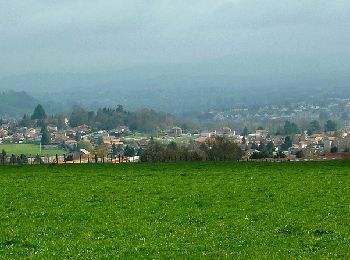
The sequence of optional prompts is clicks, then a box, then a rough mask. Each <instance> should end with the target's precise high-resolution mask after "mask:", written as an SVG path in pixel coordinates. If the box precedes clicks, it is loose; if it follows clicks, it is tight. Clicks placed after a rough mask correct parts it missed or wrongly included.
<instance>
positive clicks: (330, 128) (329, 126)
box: [324, 120, 337, 132]
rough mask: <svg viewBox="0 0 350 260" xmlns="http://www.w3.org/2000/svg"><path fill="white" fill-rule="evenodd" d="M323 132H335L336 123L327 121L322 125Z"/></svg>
mask: <svg viewBox="0 0 350 260" xmlns="http://www.w3.org/2000/svg"><path fill="white" fill-rule="evenodd" d="M324 131H325V132H329V131H337V124H336V122H334V121H332V120H328V121H327V122H326V124H325V125H324Z"/></svg>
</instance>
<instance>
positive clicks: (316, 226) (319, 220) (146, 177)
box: [0, 161, 350, 259]
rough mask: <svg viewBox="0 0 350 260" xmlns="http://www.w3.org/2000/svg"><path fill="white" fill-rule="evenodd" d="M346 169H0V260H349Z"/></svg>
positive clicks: (313, 165) (326, 165) (345, 165)
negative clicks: (195, 259)
mask: <svg viewBox="0 0 350 260" xmlns="http://www.w3.org/2000/svg"><path fill="white" fill-rule="evenodd" d="M349 166H350V162H335V161H333V162H309V163H295V164H294V163H283V164H268V163H260V164H259V163H238V164H237V163H189V164H123V165H69V166H68V165H67V166H65V165H60V166H56V165H43V166H40V165H38V166H26V167H0V183H1V189H0V219H1V220H0V256H2V257H4V258H16V259H18V258H21V257H34V258H38V259H42V258H48V259H52V258H55V259H62V258H69V257H73V258H75V259H77V258H81V259H96V258H105V259H111V258H116V257H118V256H119V257H120V258H122V259H126V258H129V259H131V258H132V259H134V258H156V259H164V258H176V259H178V258H199V257H203V258H217V257H222V258H225V257H229V258H233V257H235V258H259V259H264V258H265V259H272V258H275V259H280V258H336V257H339V258H344V259H346V258H349V257H350V243H349V240H350V231H349V230H350V194H349V192H348V191H349V187H350V178H349V177H350V176H349V173H350V167H349Z"/></svg>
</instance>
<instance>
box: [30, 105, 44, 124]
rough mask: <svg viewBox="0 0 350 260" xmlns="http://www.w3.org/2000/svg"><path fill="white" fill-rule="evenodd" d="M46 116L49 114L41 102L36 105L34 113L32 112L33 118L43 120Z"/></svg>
mask: <svg viewBox="0 0 350 260" xmlns="http://www.w3.org/2000/svg"><path fill="white" fill-rule="evenodd" d="M45 118H47V115H46V113H45V110H44V108H43V107H42V105H40V104H39V105H37V106H36V107H35V109H34V112H33V114H32V117H31V119H32V120H35V119H37V120H40V121H42V120H44V119H45Z"/></svg>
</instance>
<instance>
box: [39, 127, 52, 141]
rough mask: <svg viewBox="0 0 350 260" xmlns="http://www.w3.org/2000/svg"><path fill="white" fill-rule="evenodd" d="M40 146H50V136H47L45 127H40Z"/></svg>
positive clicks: (47, 132)
mask: <svg viewBox="0 0 350 260" xmlns="http://www.w3.org/2000/svg"><path fill="white" fill-rule="evenodd" d="M41 144H42V145H48V144H50V134H49V131H47V127H46V125H43V126H42V127H41Z"/></svg>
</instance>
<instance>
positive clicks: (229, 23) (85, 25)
mask: <svg viewBox="0 0 350 260" xmlns="http://www.w3.org/2000/svg"><path fill="white" fill-rule="evenodd" d="M349 28H350V1H349V0H288V1H285V0H139V1H134V0H127V1H119V0H99V1H96V0H0V76H4V75H11V74H20V73H28V72H61V71H70V72H75V71H83V72H88V71H103V70H111V69H117V68H124V67H129V66H134V65H143V64H162V63H166V64H168V63H183V62H186V63H188V62H201V61H207V60H211V59H215V60H217V59H221V58H223V57H228V56H232V57H238V58H242V57H246V56H250V57H251V56H254V55H257V56H262V57H264V56H266V57H268V56H273V57H277V58H278V57H279V56H281V57H282V56H283V57H284V60H285V61H286V62H288V57H290V58H295V57H297V58H298V57H305V56H306V57H308V58H310V59H313V58H315V59H317V58H319V57H324V59H325V61H327V60H329V61H330V62H332V63H336V62H337V59H338V58H339V57H341V58H344V57H350V29H349ZM340 67H341V65H340Z"/></svg>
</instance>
